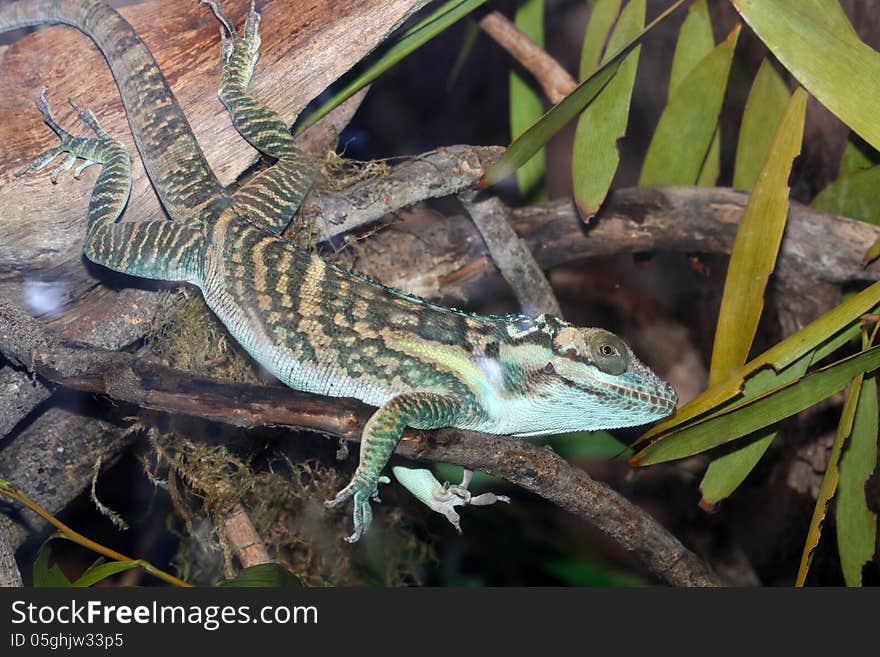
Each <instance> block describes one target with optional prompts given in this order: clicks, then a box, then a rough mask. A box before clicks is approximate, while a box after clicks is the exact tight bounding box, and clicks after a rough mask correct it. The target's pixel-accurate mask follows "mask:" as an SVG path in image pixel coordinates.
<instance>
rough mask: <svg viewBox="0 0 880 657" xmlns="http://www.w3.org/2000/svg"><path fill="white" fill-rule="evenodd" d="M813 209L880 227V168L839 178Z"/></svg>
mask: <svg viewBox="0 0 880 657" xmlns="http://www.w3.org/2000/svg"><path fill="white" fill-rule="evenodd" d="M810 205H811V206H812V207H814V208H816V209H817V210H822V211H824V212H830V213H831V214H837V215H840V216H842V217H849V218H850V219H858V220H860V221H866V222H868V223H869V224H880V165H878V166H874V167H871V168H870V169H859V170H856V171H854V172H853V173H850V174H847V175H845V176H843V177H841V178H838V179H837V180H835V181H834V182H833V183H831V184H830V185H828V187H826V188H825V189H823V190H822V191H821V192H819V194H818V195H817V196H816V198H814V199H813V201H812V203H810Z"/></svg>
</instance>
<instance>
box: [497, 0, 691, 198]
mask: <svg viewBox="0 0 880 657" xmlns="http://www.w3.org/2000/svg"><path fill="white" fill-rule="evenodd" d="M685 1H686V0H676V1H675V2H674V3H672V5H670V7H669V8H668V9H666V10H665V11H664V12H663V13H661V14H660V15H659V16H657V18H655V19H654V20H653V21H651V22H650V23H649V24H648V25H646V26H645V29H643V30H642V31H641V32H639V33H638V35H637V36H636V37H635V38H634V39H632V40H631V41H630V42H629V43H627V44H626V45H625V46H624V47H623V48H622V49H621V50H620V51H619V52H617V53H615V54H614V55H612V56H611V57H610V58H609V59H608V61H606V62H605V63H604V64H602V65H601V66H600V67H599V68H598V69H596V71H595V72H594V73H593V74H592V75H591V76H590V77H589V78H587V79H586V80H584V81H583V82H582V83H581V84H579V85H578V86H577V87H575V89H574V91H572V92H571V93H570V94H568V96H566V97H565V98H563V99H562V100H561V101H560V102H559V103H557V104H556V105H554V106H553V107H552V108H551V109H550V110H549V111H548V112H547V113H546V114H544V116H542V117H541V119H540V120H539V121H538V122H537V123H535V124H534V125H532V126H531V127H530V128H529V129H528V130H526V131H525V132H524V133H523V134H522V136H520V137H519V138H518V139H515V140H514V141H513V143H512V144H511V145H510V146H509V147H508V149H507V151H505V153H504V155H503V156H502V158H501V159H500V160H499V161H498V162H496V163H495V165H494V166H493V167H492V168H491V169H489V171H487V172H486V174H485V175H484V176H483V178H482V179H481V181H480V184H481V185H482V186H484V187H485V186H488V185H494V184H495V183H497V182H499V181H500V180H503V179H504V178H506V177H507V176H509V175H510V174H512V173H513V172H514V171H516V170H517V169H518V168H519V167H520V166H522V165H523V164H524V163H525V162H527V161H528V160H529V158H531V157H532V155H534V154H535V153H536V152H537V151H538V149H539V148H541V147H542V146H543V145H544V144H546V143H547V142H548V141H550V138H551V137H553V135H555V134H556V133H557V132H559V131H560V130H561V129H562V128H563V127H564V126H565V124H567V123H568V122H569V121H571V120H572V119H573V118H574V117H576V116H577V115H578V114H580V112H581V111H583V109H584V108H585V107H586V106H587V105H588V104H589V103H590V101H592V100H593V99H594V98H595V97H596V95H597V94H598V93H599V92H600V91H601V90H602V88H603V87H604V86H605V85H606V84H607V83H608V80H610V79H611V77H612V76H613V75H614V73H615V72H616V71H617V67H618V66H620V62H621V61H622V60H623V58H624V57H626V56H627V55H628V54H629V53H630V52H632V50H633V49H634V48H635V47H636V46H638V45H639V44H640V43H641V41H642V39H643V38H644V37H645V35H646V34H648V32H650V31H651V30H652V29H654V27H656V26H657V25H659V24H660V23H661V22H662V21H664V20H665V19H666V18H668V17H669V15H670V14H672V12H674V11H675V10H676V9H678V8H679V7H681V6H682V5H683V4H684V3H685Z"/></svg>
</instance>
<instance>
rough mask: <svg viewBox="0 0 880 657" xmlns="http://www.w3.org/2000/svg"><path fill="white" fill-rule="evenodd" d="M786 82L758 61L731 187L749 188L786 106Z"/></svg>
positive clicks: (768, 61)
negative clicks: (759, 65) (758, 66)
mask: <svg viewBox="0 0 880 657" xmlns="http://www.w3.org/2000/svg"><path fill="white" fill-rule="evenodd" d="M790 96H791V94H790V93H789V91H788V85H786V84H785V81H784V80H783V79H782V76H780V75H779V73H778V72H777V71H776V69H775V68H774V66H773V64H772V62H771V61H770V60H769V59H765V60H764V61H763V62H761V67H760V68H759V69H758V74H757V75H756V76H755V81H754V82H753V83H752V88H751V89H750V90H749V97H748V99H746V107H745V110H743V116H742V122H741V123H740V128H739V140H738V142H737V145H736V162H735V163H734V166H733V186H734V187H736V188H737V189H751V188H752V187H753V186H754V184H755V181H756V180H757V179H758V172H759V171H760V170H761V165H762V164H763V163H764V160H765V159H766V157H767V152H768V151H769V150H770V144H772V143H773V135H774V134H776V126H778V125H779V120H780V119H781V118H782V113H783V112H784V111H785V107H786V105H788V99H789V97H790Z"/></svg>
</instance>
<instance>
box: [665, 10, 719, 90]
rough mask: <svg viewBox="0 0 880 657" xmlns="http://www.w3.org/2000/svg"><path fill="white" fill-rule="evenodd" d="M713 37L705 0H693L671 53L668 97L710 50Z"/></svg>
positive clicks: (713, 41) (712, 45) (713, 42)
mask: <svg viewBox="0 0 880 657" xmlns="http://www.w3.org/2000/svg"><path fill="white" fill-rule="evenodd" d="M714 47H715V38H714V37H713V36H712V21H711V20H710V19H709V7H708V6H707V5H706V0H695V2H693V3H691V6H690V7H688V14H687V16H686V17H685V19H684V22H683V23H682V24H681V30H679V32H678V39H677V40H676V42H675V52H674V53H673V54H672V69H671V70H670V72H669V97H668V98H667V100H671V99H672V95H673V94H674V93H675V90H676V89H677V88H678V85H680V84H681V83H682V81H683V80H684V79H685V78H686V77H687V76H688V75H689V74H690V72H691V71H693V70H694V69H695V68H696V67H697V64H699V63H700V61H702V59H703V58H704V57H705V56H706V55H708V54H709V53H710V52H712V49H713V48H714Z"/></svg>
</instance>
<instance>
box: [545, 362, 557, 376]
mask: <svg viewBox="0 0 880 657" xmlns="http://www.w3.org/2000/svg"><path fill="white" fill-rule="evenodd" d="M544 373H545V374H556V368H555V367H553V363H547V364H546V365H544Z"/></svg>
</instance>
